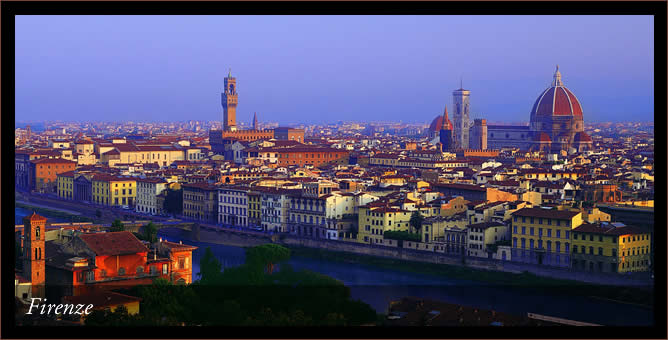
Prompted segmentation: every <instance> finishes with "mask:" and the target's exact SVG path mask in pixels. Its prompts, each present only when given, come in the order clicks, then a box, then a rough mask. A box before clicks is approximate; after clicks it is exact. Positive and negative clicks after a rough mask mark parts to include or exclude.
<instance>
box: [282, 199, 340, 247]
mask: <svg viewBox="0 0 668 340" xmlns="http://www.w3.org/2000/svg"><path fill="white" fill-rule="evenodd" d="M289 204H290V208H289V211H288V213H289V214H290V218H289V221H288V228H289V231H290V233H292V234H295V235H299V236H304V237H310V238H316V239H319V238H328V236H330V235H328V233H327V223H326V218H325V216H326V208H325V207H326V205H327V201H326V199H324V198H322V197H318V196H309V195H303V193H300V194H297V195H293V196H291V197H290V200H289Z"/></svg>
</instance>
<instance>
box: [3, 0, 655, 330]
mask: <svg viewBox="0 0 668 340" xmlns="http://www.w3.org/2000/svg"><path fill="white" fill-rule="evenodd" d="M666 12H667V3H666V2H663V1H613V2H602V1H583V2H571V1H566V2H562V1H540V2H538V1H536V2H530V1H511V2H501V1H474V2H461V1H453V2H432V1H419V2H404V1H401V2H371V1H364V2H336V1H323V2H301V1H290V2H274V1H253V2H238V1H235V2H214V1H197V2H185V1H169V2H158V1H137V2H130V1H99V2H98V1H96V2H88V1H63V2H57V1H24V2H19V1H16V2H15V1H11V2H7V1H3V2H2V3H1V13H2V14H1V28H2V33H1V34H2V35H1V36H2V46H3V47H4V51H5V53H3V54H2V63H1V66H2V69H3V70H4V71H5V72H4V73H3V76H2V83H1V84H2V94H3V95H4V96H3V97H4V99H5V100H4V101H2V109H3V111H4V112H5V114H3V117H2V123H3V124H2V125H3V132H4V133H3V134H2V141H3V143H2V151H3V153H5V155H7V156H5V157H3V158H2V168H3V169H5V171H4V173H3V174H2V178H3V181H2V183H4V184H5V185H6V186H7V187H6V188H5V189H4V190H3V191H2V198H4V199H5V200H6V202H12V204H11V206H12V207H13V206H14V203H13V197H12V196H11V194H12V190H10V189H9V185H10V184H12V185H13V184H14V177H13V176H12V173H11V172H10V171H9V169H11V168H13V164H11V165H10V164H9V163H10V160H11V162H12V163H13V157H11V158H10V157H9V156H8V155H12V154H13V149H12V145H13V144H12V143H11V136H13V128H14V124H13V123H14V120H15V117H14V115H13V114H12V112H14V100H15V96H14V72H11V71H10V70H13V69H14V53H11V52H10V51H14V42H15V40H14V29H15V22H14V16H15V15H28V14H30V15H46V14H49V15H65V14H67V15H84V14H87V15H91V14H97V15H118V14H123V15H127V14H136V15H150V14H154V15H203V14H206V15H211V14H218V15H243V14H253V15H268V14H272V15H324V14H328V15H332V14H334V15H402V14H410V15H654V18H655V19H654V25H655V26H654V34H655V36H654V39H655V46H654V67H655V68H654V70H655V88H654V95H655V98H654V99H655V104H654V105H655V109H654V112H655V128H656V127H659V129H662V126H661V125H659V124H663V126H665V125H666V123H664V120H665V119H666V113H667V112H666V96H665V94H666V64H665V63H664V61H666V60H667V59H666V27H667V26H666ZM620 24H622V25H623V23H620ZM657 80H658V81H657ZM657 113H658V114H657ZM657 117H658V118H659V122H657V121H656V118H657ZM660 131H661V130H660ZM660 137H661V138H659V139H658V140H657V142H655V154H659V155H660V156H659V157H660V158H659V157H656V156H655V168H656V170H657V171H656V172H657V174H659V173H665V172H666V158H663V157H665V156H664V155H666V149H665V147H666V141H665V139H666V135H665V133H661V135H660ZM655 181H656V182H655V183H656V184H655V188H657V191H659V190H660V189H659V188H666V183H665V177H662V176H661V175H657V176H655ZM665 204H666V198H665V195H664V196H659V197H655V205H656V207H659V208H661V207H663V206H665ZM7 207H9V204H8V205H7ZM657 217H658V222H659V223H656V222H655V225H657V226H664V225H667V223H666V215H665V211H664V215H655V220H656V219H657ZM3 221H9V214H6V216H5V217H4V218H3ZM3 224H8V223H3ZM7 227H8V226H7V225H5V227H4V228H3V230H2V236H3V237H2V245H4V247H2V249H3V250H2V254H3V255H4V256H3V258H5V259H10V258H11V259H13V257H14V254H13V247H12V246H11V244H12V242H13V233H10V231H9V229H8V228H7ZM655 237H656V238H657V239H658V240H660V241H661V242H657V243H655V244H665V243H662V241H663V240H665V239H666V230H665V228H663V229H662V228H658V229H656V230H655ZM657 250H659V249H657ZM655 254H656V255H657V256H655V263H656V266H655V268H656V272H655V287H656V289H655V299H656V305H655V322H656V324H655V326H654V327H603V328H599V327H591V328H590V327H584V328H583V327H580V328H577V329H572V328H570V327H555V328H551V329H549V331H545V328H539V329H538V330H537V331H534V330H533V329H531V328H511V327H506V328H503V327H502V328H494V327H489V328H476V329H475V330H472V329H470V328H438V327H429V328H422V329H420V330H419V331H418V330H416V329H414V328H411V327H405V328H402V327H398V328H375V327H348V328H327V329H323V328H315V327H311V328H309V327H304V328H294V329H293V328H269V327H268V328H261V329H257V328H242V327H236V328H235V327H227V328H223V327H220V328H218V327H212V328H210V329H208V328H207V329H200V328H194V329H191V328H189V327H178V328H172V327H162V328H158V327H150V328H147V329H141V330H140V329H136V328H128V329H125V328H116V329H114V328H85V327H78V328H70V327H21V328H20V327H16V326H14V315H13V310H14V306H13V298H12V296H13V293H12V292H11V291H12V289H11V288H10V286H11V285H13V282H11V280H12V279H13V275H11V274H12V271H13V267H9V266H8V265H5V266H3V268H2V273H3V274H4V275H3V280H2V297H3V299H2V301H3V302H2V310H3V313H2V333H1V335H2V336H3V337H5V338H6V337H11V338H124V337H127V336H130V337H138V336H139V335H140V334H141V337H142V338H196V337H201V338H224V337H233V338H257V337H261V338H351V337H353V338H447V337H456V338H478V337H486V338H534V337H536V338H537V337H545V338H666V337H667V333H666V290H664V288H665V287H666V249H665V248H664V249H662V251H657V252H656V253H655ZM4 262H5V263H9V261H6V260H5V261H4ZM10 268H11V269H10ZM73 330H75V331H74V332H73ZM534 332H536V333H535V334H533V333H534Z"/></svg>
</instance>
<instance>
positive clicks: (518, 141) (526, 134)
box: [487, 125, 531, 150]
mask: <svg viewBox="0 0 668 340" xmlns="http://www.w3.org/2000/svg"><path fill="white" fill-rule="evenodd" d="M487 147H488V148H490V149H502V148H517V149H520V150H529V148H530V147H531V135H530V131H529V126H528V125H488V126H487Z"/></svg>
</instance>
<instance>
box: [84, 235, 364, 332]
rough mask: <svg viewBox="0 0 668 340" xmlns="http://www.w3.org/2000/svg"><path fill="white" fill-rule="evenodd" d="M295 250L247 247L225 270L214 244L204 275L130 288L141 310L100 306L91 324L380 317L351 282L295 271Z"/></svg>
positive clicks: (354, 321)
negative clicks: (179, 282)
mask: <svg viewBox="0 0 668 340" xmlns="http://www.w3.org/2000/svg"><path fill="white" fill-rule="evenodd" d="M289 258H290V250H289V249H287V248H285V247H282V246H279V245H275V244H267V245H262V246H258V247H252V248H247V249H246V262H245V263H244V264H243V265H241V266H239V267H234V268H225V269H224V270H221V269H222V267H221V263H220V261H218V259H217V258H216V257H215V255H214V254H213V252H212V251H211V249H210V248H207V249H206V251H205V253H204V255H203V256H202V258H201V260H200V272H199V273H198V276H199V280H197V281H195V282H194V283H193V284H191V285H188V286H183V285H174V284H172V283H170V282H168V281H166V280H163V279H157V280H155V282H154V283H153V285H150V286H141V287H135V288H133V289H132V290H129V291H126V292H125V293H126V294H130V295H134V296H138V297H140V298H142V302H141V307H140V314H138V315H127V312H126V311H124V310H122V309H121V310H120V311H119V310H118V309H117V310H116V311H114V312H111V311H96V312H94V313H93V314H91V315H89V317H88V318H87V319H86V324H87V325H104V326H118V325H124V326H133V325H151V326H160V325H201V326H213V325H215V326H324V325H332V326H334V325H340V326H345V325H351V326H354V325H363V324H371V323H374V322H375V321H376V320H377V315H376V312H375V311H374V310H373V309H372V308H371V307H370V306H369V305H367V304H365V303H363V302H361V301H358V300H353V299H351V297H350V291H349V288H348V287H346V286H344V285H343V283H341V282H340V281H337V280H335V279H333V278H331V277H328V276H325V275H322V274H319V273H315V272H312V271H307V270H301V271H295V270H294V269H293V268H292V267H291V266H290V265H289V264H288V263H287V261H288V260H289Z"/></svg>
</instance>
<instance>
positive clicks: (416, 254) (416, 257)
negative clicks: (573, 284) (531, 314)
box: [277, 235, 521, 273]
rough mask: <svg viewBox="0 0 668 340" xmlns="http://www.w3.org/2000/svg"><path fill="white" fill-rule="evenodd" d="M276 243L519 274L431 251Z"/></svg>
mask: <svg viewBox="0 0 668 340" xmlns="http://www.w3.org/2000/svg"><path fill="white" fill-rule="evenodd" d="M277 243H280V244H283V245H286V246H298V247H307V248H318V249H325V250H330V251H339V252H348V253H355V254H360V255H369V256H379V257H385V258H392V259H399V260H406V261H416V262H426V263H436V264H449V265H458V266H466V267H472V268H478V269H487V270H500V271H506V272H514V273H520V272H521V271H518V270H516V269H511V268H504V263H503V262H502V261H498V260H487V259H476V258H471V257H466V258H465V259H464V261H462V257H461V256H453V255H446V254H442V253H438V252H433V251H423V250H415V249H408V248H399V247H391V246H374V245H368V244H359V243H355V242H345V241H333V240H314V239H307V238H300V237H295V236H290V235H285V236H282V237H281V238H280V240H278V242H277Z"/></svg>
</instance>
